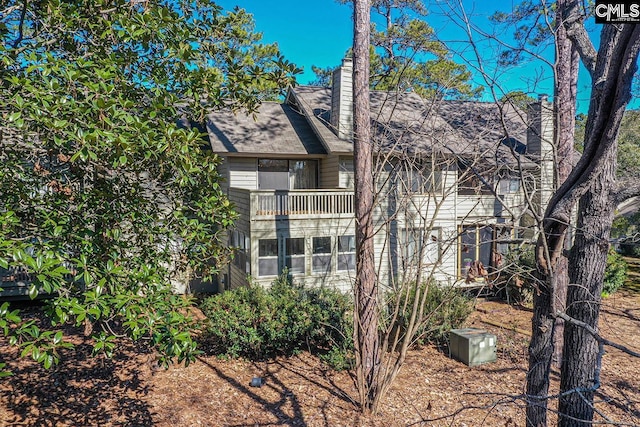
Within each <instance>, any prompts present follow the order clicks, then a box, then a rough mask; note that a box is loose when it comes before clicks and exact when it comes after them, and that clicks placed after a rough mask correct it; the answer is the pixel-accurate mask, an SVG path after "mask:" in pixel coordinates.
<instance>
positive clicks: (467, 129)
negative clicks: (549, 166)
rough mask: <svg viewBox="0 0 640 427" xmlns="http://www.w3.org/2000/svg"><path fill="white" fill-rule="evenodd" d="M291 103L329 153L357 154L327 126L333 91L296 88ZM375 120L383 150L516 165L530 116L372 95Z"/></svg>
mask: <svg viewBox="0 0 640 427" xmlns="http://www.w3.org/2000/svg"><path fill="white" fill-rule="evenodd" d="M289 99H290V100H293V101H294V102H295V103H296V104H297V105H298V107H299V108H300V109H301V110H302V111H303V112H304V113H305V115H307V117H309V122H310V123H311V125H312V126H313V127H314V129H316V132H317V134H318V135H319V136H320V138H321V139H322V141H323V143H324V144H325V147H326V149H327V151H328V152H330V153H344V152H352V151H353V144H352V143H351V142H350V141H346V140H343V139H340V138H338V137H337V136H336V134H335V133H334V132H333V131H332V127H331V125H330V123H329V115H330V108H331V91H330V89H328V88H319V87H310V86H302V87H296V88H293V89H291V92H290V95H289ZM371 117H372V121H373V123H374V127H373V131H374V138H375V140H376V141H375V142H376V144H377V145H378V148H379V149H381V150H397V151H404V152H413V153H417V152H422V153H430V152H432V151H434V150H436V151H441V152H448V153H453V154H456V155H460V156H473V157H483V158H487V159H493V161H495V162H497V163H515V162H516V156H517V155H518V153H519V154H523V153H522V151H523V149H522V147H526V137H527V126H526V114H525V113H523V112H522V111H520V110H518V109H516V108H514V107H512V106H510V105H505V106H502V107H501V106H498V105H497V104H495V103H489V102H477V101H447V100H444V101H443V100H439V101H437V102H434V103H429V102H427V101H425V100H424V99H422V98H421V97H420V96H419V95H417V94H416V93H413V92H403V93H394V92H382V91H372V92H371ZM512 147H513V148H514V150H513V151H512V149H511V148H512ZM516 148H517V149H516ZM520 160H521V161H522V160H524V161H525V162H526V163H528V160H527V159H522V158H521V159H520Z"/></svg>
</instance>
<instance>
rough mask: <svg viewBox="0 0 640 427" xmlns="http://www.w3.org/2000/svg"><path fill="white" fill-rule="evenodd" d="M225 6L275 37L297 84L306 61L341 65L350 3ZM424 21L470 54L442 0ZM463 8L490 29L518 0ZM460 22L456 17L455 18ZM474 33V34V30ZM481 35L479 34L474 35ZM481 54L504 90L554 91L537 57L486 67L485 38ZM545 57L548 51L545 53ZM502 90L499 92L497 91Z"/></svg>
mask: <svg viewBox="0 0 640 427" xmlns="http://www.w3.org/2000/svg"><path fill="white" fill-rule="evenodd" d="M216 2H217V3H218V4H219V5H220V6H222V7H223V9H225V10H231V9H233V8H234V7H235V6H240V7H241V8H243V9H246V10H247V11H248V12H250V13H251V14H252V15H253V16H254V20H255V25H256V30H257V31H259V32H261V33H262V34H263V41H265V42H268V43H272V42H277V43H278V45H279V47H280V50H281V52H282V53H283V54H284V56H285V57H286V58H287V59H288V60H290V61H292V62H294V63H295V64H296V65H298V66H299V67H302V68H304V73H303V74H302V75H301V76H299V77H298V82H299V83H301V84H306V83H309V82H310V81H312V80H313V79H314V77H315V76H314V74H313V72H312V71H311V66H312V65H316V66H319V67H322V68H325V67H336V66H338V65H339V64H340V61H341V59H342V57H343V56H344V53H345V52H346V51H347V49H348V48H349V47H350V46H351V43H352V33H353V28H352V21H351V7H350V6H348V5H343V4H339V3H338V2H337V1H335V0H314V1H309V0H279V1H268V0H218V1H216ZM425 3H427V4H431V6H430V9H429V11H430V14H429V16H428V17H427V22H428V23H429V25H431V26H432V27H433V28H434V29H435V30H436V34H437V35H438V37H439V38H440V39H441V40H443V41H444V42H446V43H447V44H448V46H450V48H451V49H453V50H456V51H459V52H462V53H461V55H462V56H460V57H459V58H458V62H462V59H461V58H462V57H466V58H471V59H473V58H475V55H474V54H473V53H472V52H471V50H470V48H469V44H468V43H467V42H466V41H467V38H466V35H465V33H464V31H463V30H462V29H461V27H460V26H459V25H456V24H455V23H454V22H452V20H451V19H450V18H449V17H447V16H446V15H445V13H446V11H445V10H444V9H443V7H444V6H441V5H444V4H445V2H439V1H438V0H433V1H431V2H425ZM464 3H465V6H466V7H467V11H468V13H470V14H472V19H473V22H475V23H477V24H478V25H479V26H481V27H483V28H489V26H488V19H487V18H488V16H489V15H491V14H492V13H493V12H495V11H496V10H497V9H498V8H501V9H502V10H503V11H510V10H511V9H512V7H513V4H515V3H518V1H517V0H501V1H499V2H495V1H490V0H485V1H474V0H465V1H464ZM458 22H459V20H458ZM510 33H511V30H509V31H508V32H505V33H503V34H501V35H500V38H501V40H503V41H509V39H510V37H511V34H510ZM476 37H478V35H477V34H476ZM478 40H480V39H478ZM479 46H480V55H481V56H482V57H483V61H486V62H485V64H486V65H487V66H488V69H487V70H488V73H489V74H490V75H492V76H493V77H495V78H496V80H497V81H498V82H499V86H500V88H501V90H503V91H512V90H522V91H524V92H527V93H529V94H531V95H532V96H535V95H536V94H540V93H546V94H551V93H553V90H552V88H553V82H552V78H551V76H552V74H551V70H550V68H549V67H548V66H547V65H544V64H543V63H542V62H530V63H526V64H523V65H521V66H520V67H517V68H513V69H500V68H495V67H492V66H491V62H492V60H493V59H494V58H495V57H496V53H497V50H498V47H496V46H495V45H494V46H492V45H491V44H490V43H489V42H482V41H480V43H479ZM545 55H546V56H547V58H548V59H549V60H551V59H552V58H553V52H552V51H551V52H549V51H547V52H545ZM582 74H583V75H582V76H581V79H580V82H579V89H578V91H579V96H578V98H579V99H578V110H579V111H583V112H586V109H587V107H588V100H589V99H588V98H589V95H588V92H589V90H588V89H589V79H588V77H587V76H586V75H584V74H585V73H582ZM475 80H476V83H478V84H482V85H483V86H485V84H484V81H483V80H482V79H481V78H480V75H479V73H476V77H475ZM500 95H501V94H500V93H499V94H498V96H500ZM485 99H486V100H491V99H492V98H491V94H490V93H488V92H487V93H485Z"/></svg>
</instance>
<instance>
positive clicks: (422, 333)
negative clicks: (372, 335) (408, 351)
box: [383, 283, 473, 345]
mask: <svg viewBox="0 0 640 427" xmlns="http://www.w3.org/2000/svg"><path fill="white" fill-rule="evenodd" d="M425 290H426V292H427V299H426V301H425V307H424V310H423V316H422V317H423V318H422V321H421V325H420V327H419V328H418V332H417V334H416V337H414V338H413V340H412V341H413V342H414V344H417V345H424V344H426V343H428V342H432V343H438V344H441V343H444V342H446V340H447V335H448V332H449V331H450V330H451V329H455V328H459V327H460V326H461V325H462V324H463V323H464V321H465V320H466V319H467V317H469V315H470V314H471V312H472V311H473V305H472V303H471V300H470V299H469V298H468V297H467V296H466V295H465V294H464V293H462V291H460V290H459V289H456V288H453V287H441V286H438V285H436V284H435V283H425V284H423V285H422V286H421V292H420V295H423V292H424V291H425ZM416 291H417V287H416V286H408V287H407V289H405V290H403V291H400V292H396V293H392V294H390V295H389V298H388V307H389V311H390V314H393V312H394V307H395V304H396V301H398V299H399V300H400V313H399V315H398V316H397V318H396V319H395V324H394V325H392V328H399V329H400V332H401V336H402V335H403V334H404V333H406V329H407V327H408V325H409V322H410V319H411V312H412V307H413V303H414V301H415V298H416ZM407 294H408V296H407ZM405 301H406V302H407V303H406V305H405ZM403 307H405V308H404V309H403ZM386 323H387V322H385V319H383V324H386Z"/></svg>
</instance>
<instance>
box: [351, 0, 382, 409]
mask: <svg viewBox="0 0 640 427" xmlns="http://www.w3.org/2000/svg"><path fill="white" fill-rule="evenodd" d="M369 7H370V6H369V1H368V0H354V3H353V60H354V69H353V101H354V102H353V133H354V139H353V162H354V171H355V185H354V189H355V216H356V281H355V285H354V302H355V313H354V344H355V346H354V347H355V353H356V381H357V386H358V393H359V398H360V405H361V406H362V409H363V410H364V411H365V412H375V410H376V405H377V401H378V398H377V394H378V390H377V389H378V383H377V381H378V370H379V369H380V342H379V337H378V292H379V289H378V286H377V278H376V274H375V273H376V270H375V253H374V246H373V237H374V228H373V202H374V192H375V189H374V179H373V145H372V144H371V122H370V120H371V109H370V106H369V102H370V101H369V25H370V12H369Z"/></svg>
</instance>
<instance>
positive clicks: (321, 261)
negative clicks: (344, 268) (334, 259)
mask: <svg viewBox="0 0 640 427" xmlns="http://www.w3.org/2000/svg"><path fill="white" fill-rule="evenodd" d="M311 271H312V272H314V273H328V272H330V271H331V237H314V238H313V255H312V256H311Z"/></svg>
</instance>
